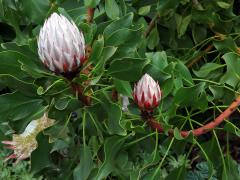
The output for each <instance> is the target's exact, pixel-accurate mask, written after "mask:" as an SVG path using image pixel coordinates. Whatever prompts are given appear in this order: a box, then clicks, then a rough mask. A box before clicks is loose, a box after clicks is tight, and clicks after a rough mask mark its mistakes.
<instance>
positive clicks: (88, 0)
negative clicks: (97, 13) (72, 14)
mask: <svg viewBox="0 0 240 180" xmlns="http://www.w3.org/2000/svg"><path fill="white" fill-rule="evenodd" d="M99 2H100V0H84V5H85V6H86V7H92V8H95V7H96V6H97V5H98V4H99Z"/></svg>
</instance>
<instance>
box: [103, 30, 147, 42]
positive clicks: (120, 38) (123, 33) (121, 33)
mask: <svg viewBox="0 0 240 180" xmlns="http://www.w3.org/2000/svg"><path fill="white" fill-rule="evenodd" d="M141 29H142V26H135V27H134V29H128V28H123V29H118V30H116V31H114V32H113V33H112V34H111V35H110V36H108V38H106V39H105V42H106V43H105V44H106V45H107V46H120V45H122V44H124V43H126V42H128V41H129V39H131V37H132V36H135V35H136V33H137V32H138V31H140V30H141Z"/></svg>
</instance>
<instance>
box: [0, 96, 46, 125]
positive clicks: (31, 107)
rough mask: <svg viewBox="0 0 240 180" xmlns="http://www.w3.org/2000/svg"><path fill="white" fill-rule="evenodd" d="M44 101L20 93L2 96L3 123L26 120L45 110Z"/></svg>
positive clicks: (0, 102) (0, 98) (0, 97)
mask: <svg viewBox="0 0 240 180" xmlns="http://www.w3.org/2000/svg"><path fill="white" fill-rule="evenodd" d="M42 103H43V100H42V99H37V98H34V97H27V96H24V95H23V94H20V93H18V92H15V93H12V94H4V95H1V96H0V105H1V107H2V108H1V109H0V114H1V119H0V120H1V122H8V121H17V120H21V119H26V118H28V117H30V116H31V115H32V114H34V113H36V112H37V111H38V110H39V109H41V108H43V105H42Z"/></svg>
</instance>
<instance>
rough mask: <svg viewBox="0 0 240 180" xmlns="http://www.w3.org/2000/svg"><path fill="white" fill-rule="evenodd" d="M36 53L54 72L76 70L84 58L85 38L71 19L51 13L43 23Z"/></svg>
mask: <svg viewBox="0 0 240 180" xmlns="http://www.w3.org/2000/svg"><path fill="white" fill-rule="evenodd" d="M38 54H39V57H40V59H41V61H42V62H43V63H44V64H45V66H46V67H47V68H48V69H50V70H51V71H53V72H55V73H72V72H76V71H77V69H78V68H79V67H80V65H81V64H82V63H83V61H84V60H85V40H84V37H83V34H82V32H80V31H79V29H78V28H77V26H76V25H75V23H74V22H73V21H71V22H70V21H69V20H68V19H67V18H66V17H64V16H63V15H58V14H57V13H53V14H52V15H51V16H50V17H49V18H48V19H47V20H46V21H45V23H44V25H43V27H42V28H41V30H40V34H39V38H38Z"/></svg>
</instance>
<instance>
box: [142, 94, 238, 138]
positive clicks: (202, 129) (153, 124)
mask: <svg viewBox="0 0 240 180" xmlns="http://www.w3.org/2000/svg"><path fill="white" fill-rule="evenodd" d="M239 105H240V96H238V97H237V99H235V101H233V102H232V104H231V105H230V106H229V107H228V108H227V109H226V110H225V111H223V112H222V113H221V114H220V115H219V116H218V117H217V118H216V119H214V120H213V121H211V122H209V123H207V124H205V125H204V126H202V127H200V128H197V129H194V130H190V131H181V132H180V134H181V135H182V137H187V136H188V135H189V133H190V132H192V134H193V135H194V136H200V135H202V134H205V133H207V132H209V131H211V130H212V129H214V128H215V127H217V126H218V125H219V124H220V123H221V122H222V121H223V120H224V119H226V118H228V117H229V116H230V115H231V114H232V113H233V112H234V111H235V110H236V109H237V107H238V106H239ZM146 120H147V123H148V125H149V126H150V127H151V128H152V129H154V130H155V129H156V130H157V131H158V132H159V133H162V132H164V130H163V128H162V126H161V124H160V123H158V122H156V121H155V120H154V118H153V117H149V118H147V119H146ZM168 133H169V134H170V135H171V134H173V129H170V130H169V132H168Z"/></svg>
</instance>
